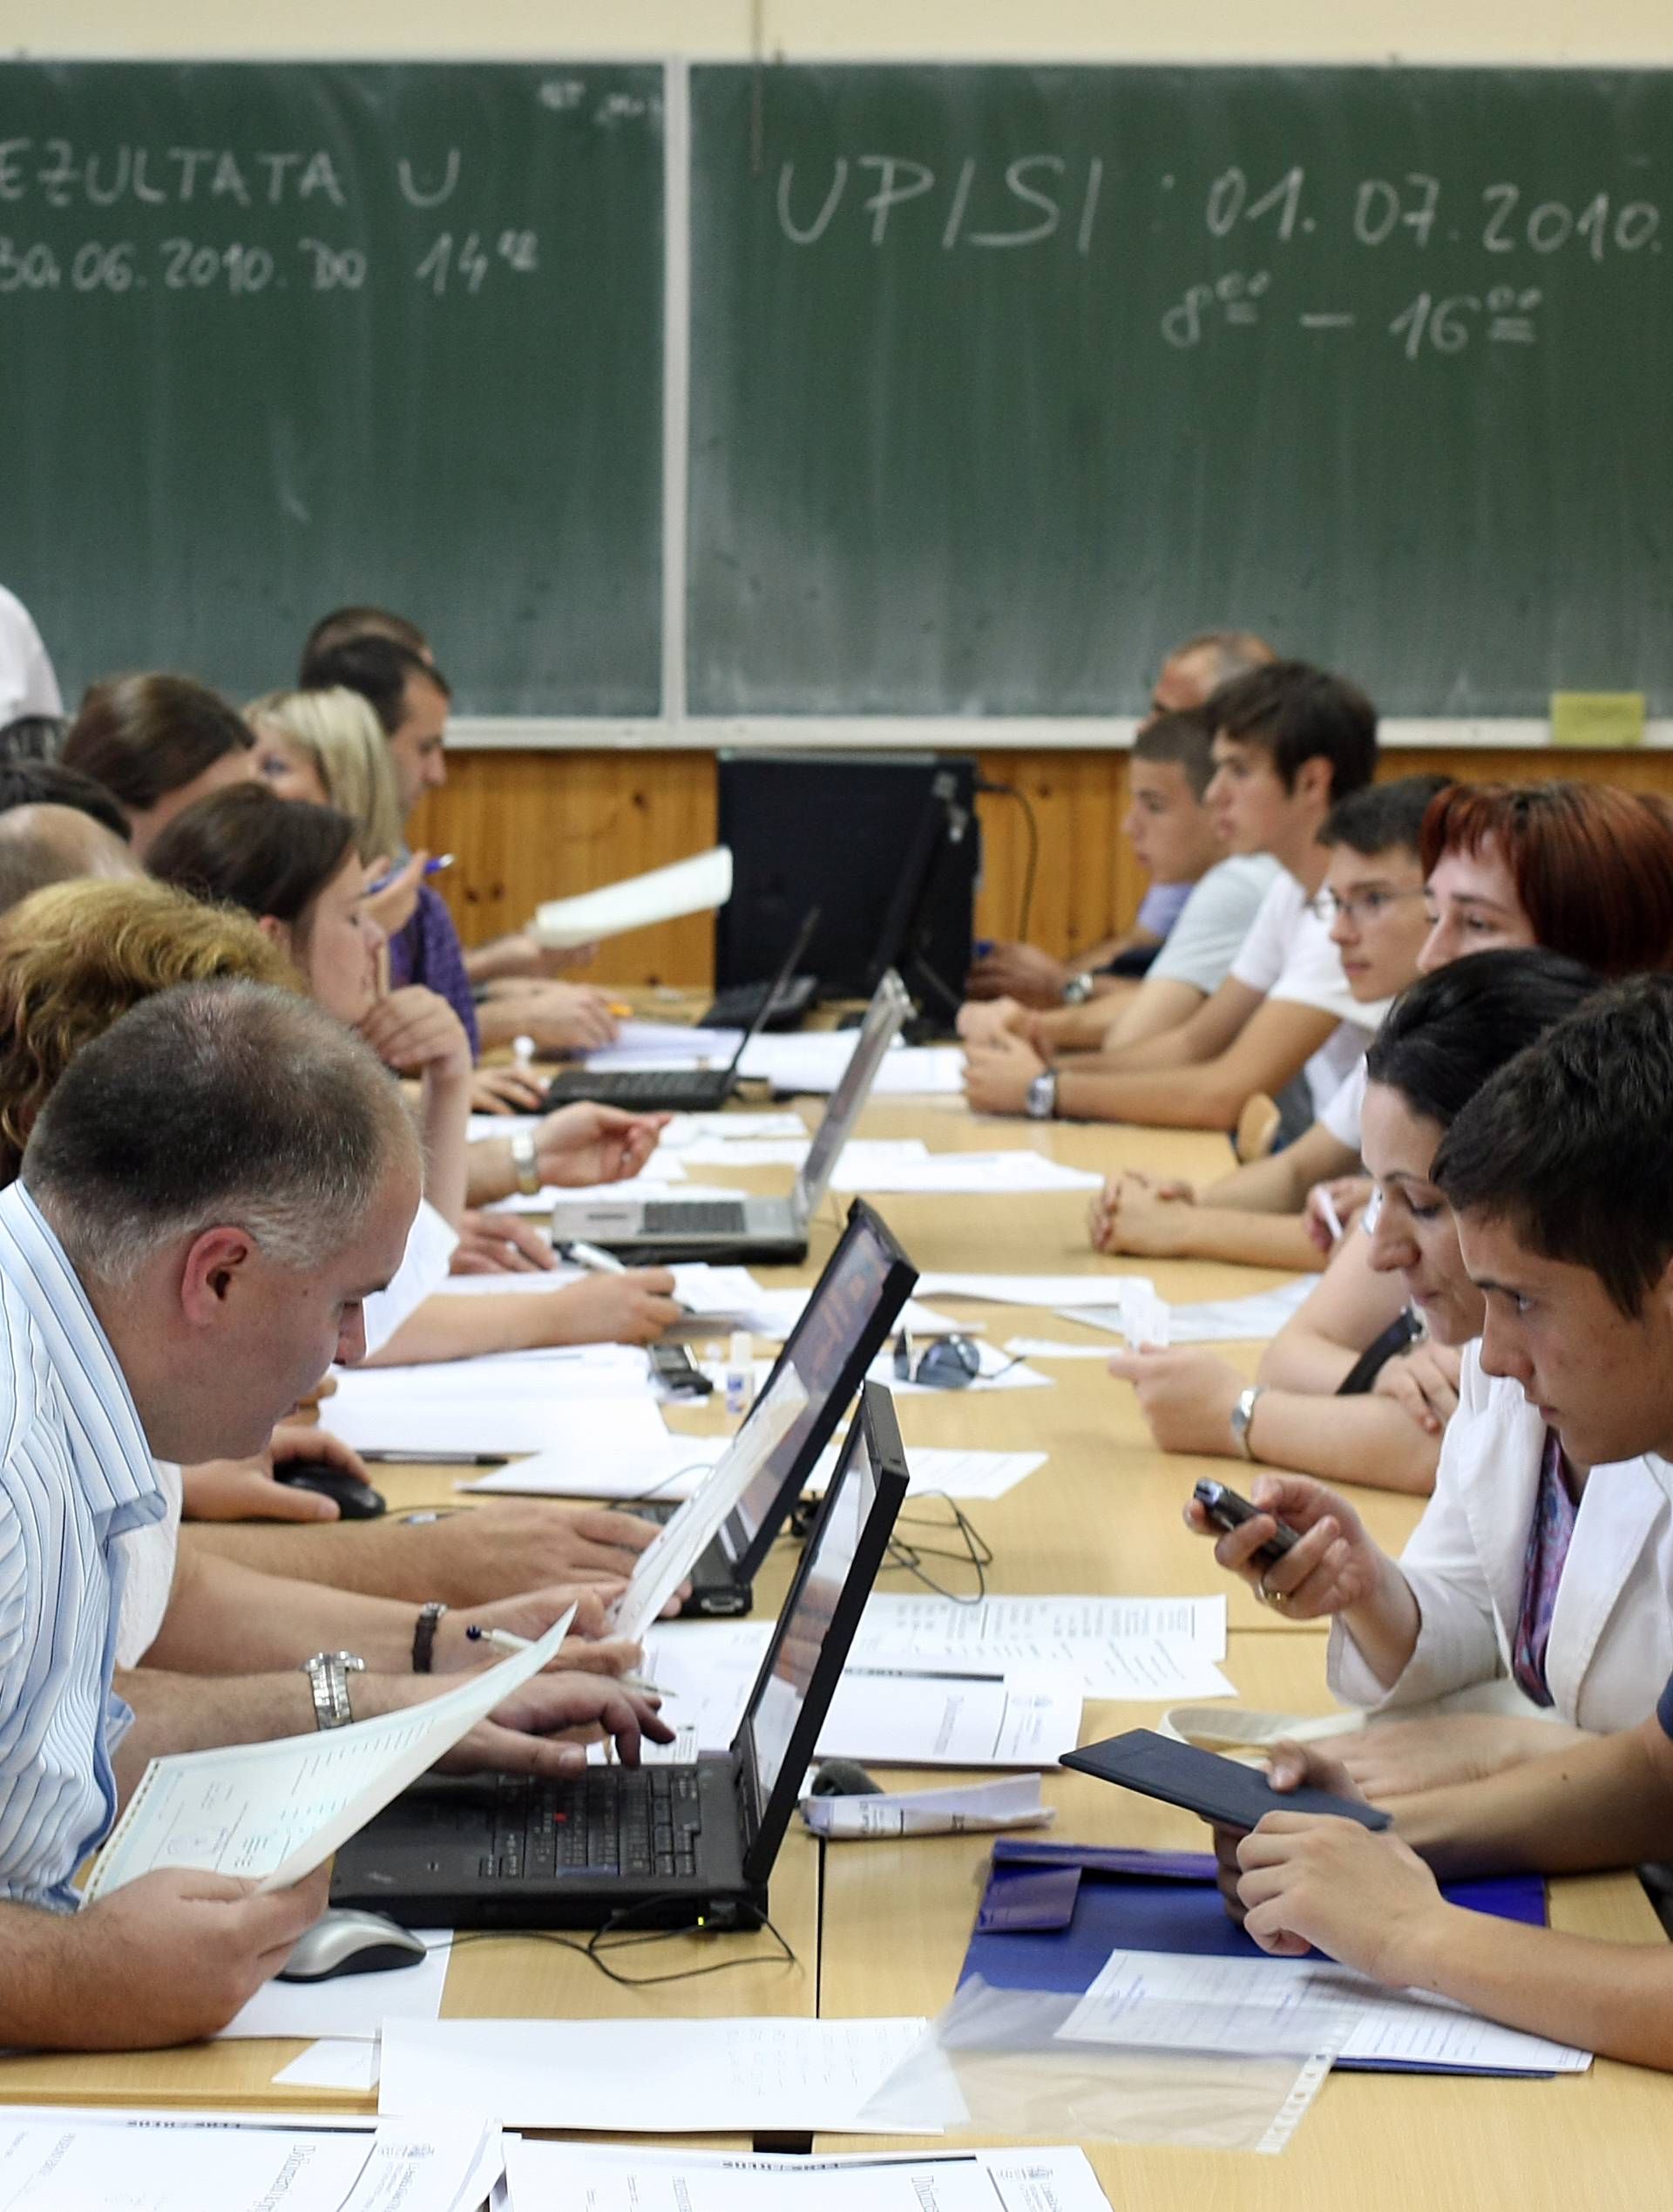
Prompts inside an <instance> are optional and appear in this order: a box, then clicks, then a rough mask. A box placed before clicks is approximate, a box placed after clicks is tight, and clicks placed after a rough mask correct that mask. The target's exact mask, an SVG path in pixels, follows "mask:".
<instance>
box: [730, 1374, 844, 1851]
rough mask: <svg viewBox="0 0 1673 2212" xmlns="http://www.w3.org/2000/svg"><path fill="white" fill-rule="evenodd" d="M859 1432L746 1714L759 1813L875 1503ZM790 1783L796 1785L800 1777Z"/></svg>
mask: <svg viewBox="0 0 1673 2212" xmlns="http://www.w3.org/2000/svg"><path fill="white" fill-rule="evenodd" d="M864 1426H865V1424H864V1422H863V1421H861V1420H860V1419H859V1417H858V1416H856V1418H855V1420H854V1422H853V1425H852V1426H851V1428H850V1430H849V1433H848V1440H847V1442H845V1443H844V1445H843V1449H842V1454H841V1456H840V1457H839V1459H838V1461H837V1463H836V1473H835V1474H834V1475H833V1476H831V1479H830V1491H829V1493H828V1496H827V1501H826V1506H825V1510H824V1511H823V1513H822V1514H821V1515H820V1517H819V1525H818V1528H817V1529H816V1531H815V1534H814V1540H813V1542H812V1543H811V1544H809V1547H808V1550H807V1554H806V1557H805V1558H804V1560H803V1567H802V1573H801V1578H800V1580H799V1582H798V1584H797V1586H796V1592H795V1595H794V1596H793V1598H791V1600H790V1603H789V1606H788V1608H787V1610H786V1611H785V1612H784V1613H783V1614H782V1616H781V1618H780V1622H779V1628H778V1634H777V1637H776V1640H775V1642H774V1645H773V1650H772V1654H771V1658H770V1660H769V1665H768V1667H767V1670H766V1672H765V1673H763V1674H762V1678H761V1679H760V1681H758V1682H757V1683H756V1685H755V1694H754V1696H753V1697H752V1698H751V1699H750V1700H749V1707H748V1712H747V1713H745V1715H744V1719H743V1727H744V1728H745V1729H747V1730H748V1731H749V1732H750V1733H751V1734H753V1737H754V1740H755V1784H756V1793H757V1795H756V1803H757V1805H758V1806H760V1807H762V1808H764V1807H765V1806H766V1804H767V1801H768V1800H769V1798H770V1797H771V1796H772V1794H773V1791H774V1789H775V1788H776V1786H777V1783H778V1780H779V1776H780V1774H782V1771H783V1768H784V1760H785V1754H787V1752H788V1751H789V1747H790V1741H791V1739H792V1737H793V1736H794V1735H795V1734H796V1723H797V1721H798V1720H800V1719H801V1718H802V1712H803V1706H804V1705H805V1704H806V1702H807V1696H808V1691H809V1686H810V1685H811V1683H812V1681H813V1676H814V1669H815V1668H816V1666H817V1665H818V1662H819V1656H820V1653H821V1652H823V1649H824V1644H825V1636H826V1632H827V1631H828V1630H829V1629H830V1625H831V1621H832V1619H833V1618H834V1616H835V1614H836V1604H837V1600H838V1599H839V1598H841V1596H842V1594H843V1589H844V1587H845V1585H846V1584H847V1582H848V1579H849V1576H850V1573H851V1572H852V1571H853V1566H854V1561H855V1557H856V1556H857V1553H858V1550H859V1547H860V1537H861V1535H862V1534H863V1532H864V1528H865V1524H866V1521H867V1518H868V1517H869V1516H870V1511H871V1508H872V1505H873V1503H875V1501H876V1498H877V1469H876V1468H875V1467H874V1466H873V1465H872V1463H871V1460H870V1455H869V1453H867V1452H866V1451H864V1449H862V1448H861V1442H860V1438H861V1432H862V1430H863V1429H864ZM795 1779H796V1781H797V1782H798V1783H799V1782H800V1781H801V1776H800V1775H797V1776H796V1778H795Z"/></svg>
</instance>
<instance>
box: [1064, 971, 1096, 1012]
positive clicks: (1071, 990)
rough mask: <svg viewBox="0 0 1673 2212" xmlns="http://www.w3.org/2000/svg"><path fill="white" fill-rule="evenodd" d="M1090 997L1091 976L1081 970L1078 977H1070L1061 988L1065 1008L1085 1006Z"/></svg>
mask: <svg viewBox="0 0 1673 2212" xmlns="http://www.w3.org/2000/svg"><path fill="white" fill-rule="evenodd" d="M1091 996H1092V976H1091V974H1090V972H1089V971H1087V970H1084V969H1083V970H1082V972H1081V973H1080V974H1079V975H1072V976H1070V978H1069V980H1068V981H1067V983H1066V984H1065V985H1064V986H1063V1003H1064V1005H1065V1006H1085V1004H1086V1002H1087V1000H1088V999H1089V998H1090V997H1091Z"/></svg>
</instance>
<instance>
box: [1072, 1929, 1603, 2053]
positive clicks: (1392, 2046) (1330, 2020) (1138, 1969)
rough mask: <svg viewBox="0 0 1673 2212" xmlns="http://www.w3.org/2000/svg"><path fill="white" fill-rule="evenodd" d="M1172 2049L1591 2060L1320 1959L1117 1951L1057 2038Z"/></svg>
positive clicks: (1445, 2001) (1564, 2046)
mask: <svg viewBox="0 0 1673 2212" xmlns="http://www.w3.org/2000/svg"><path fill="white" fill-rule="evenodd" d="M1060 2034H1061V2035H1062V2037H1063V2039H1065V2040H1066V2041H1068V2042H1086V2043H1115V2044H1120V2045H1121V2046H1125V2047H1129V2048H1141V2049H1148V2048H1168V2049H1173V2050H1179V2051H1223V2052H1229V2053H1255V2052H1265V2051H1295V2052H1300V2051H1302V2050H1304V2049H1305V2050H1318V2049H1324V2048H1326V2047H1330V2048H1332V2049H1334V2050H1335V2051H1336V2053H1337V2055H1338V2057H1340V2058H1343V2059H1381V2060H1386V2061H1392V2062H1394V2063H1396V2064H1403V2065H1414V2064H1415V2065H1421V2066H1439V2067H1441V2068H1444V2069H1445V2070H1446V2071H1448V2072H1458V2073H1476V2072H1482V2071H1490V2072H1492V2073H1535V2074H1544V2073H1584V2072H1585V2070H1586V2068H1587V2067H1588V2066H1590V2064H1591V2062H1592V2059H1591V2053H1589V2052H1588V2051H1576V2050H1575V2049H1573V2048H1572V2047H1571V2046H1569V2045H1568V2044H1564V2043H1552V2042H1548V2041H1547V2040H1546V2039H1545V2038H1544V2037H1543V2036H1538V2035H1524V2034H1522V2033H1521V2032H1520V2031H1519V2030H1517V2029H1515V2028H1507V2027H1500V2026H1499V2025H1497V2024H1496V2023H1495V2022H1494V2021H1491V2020H1484V2019H1481V2018H1480V2015H1479V2014H1478V2013H1474V2012H1468V2011H1466V2009H1465V2007H1464V2006H1463V2005H1453V2004H1452V2003H1451V2002H1449V2000H1448V1999H1446V1998H1442V1997H1429V1996H1424V1995H1420V1994H1419V1993H1418V1992H1417V1991H1411V1990H1388V1989H1385V1988H1384V1987H1383V1986H1382V1985H1381V1984H1380V1983H1378V1982H1374V1981H1372V1980H1371V1978H1369V1977H1368V1976H1367V1975H1365V1974H1356V1973H1354V1972H1352V1971H1351V1970H1350V1969H1349V1968H1347V1967H1344V1966H1338V1965H1335V1964H1332V1963H1331V1961H1330V1960H1329V1959H1324V1958H1317V1957H1312V1958H1184V1957H1176V1956H1175V1955H1174V1954H1172V1953H1170V1952H1162V1951H1115V1952H1114V1953H1113V1954H1112V1955H1111V1957H1110V1958H1108V1959H1107V1961H1106V1963H1105V1964H1104V1965H1103V1967H1102V1968H1101V1970H1100V1972H1099V1974H1098V1977H1097V1979H1096V1980H1095V1981H1094V1983H1093V1985H1092V1986H1091V1987H1090V1988H1089V1989H1088V1990H1087V1993H1086V1996H1085V1997H1084V1998H1082V1999H1081V2001H1080V2004H1079V2005H1077V2006H1076V2007H1075V2009H1074V2012H1071V2013H1070V2015H1069V2017H1068V2019H1067V2020H1066V2021H1065V2022H1064V2023H1063V2026H1062V2028H1061V2030H1060Z"/></svg>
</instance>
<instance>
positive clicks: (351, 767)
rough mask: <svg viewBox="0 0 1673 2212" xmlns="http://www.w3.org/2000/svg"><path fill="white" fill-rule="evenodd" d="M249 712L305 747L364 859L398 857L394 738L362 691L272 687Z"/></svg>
mask: <svg viewBox="0 0 1673 2212" xmlns="http://www.w3.org/2000/svg"><path fill="white" fill-rule="evenodd" d="M245 715H246V718H247V720H248V721H250V722H252V723H266V724H267V725H268V728H269V729H276V730H277V731H278V732H279V733H280V735H281V736H284V737H288V739H289V740H290V742H291V743H292V744H293V745H300V746H301V749H302V750H303V751H304V752H305V753H306V754H307V755H308V758H309V759H310V760H311V761H312V762H313V763H314V765H315V768H316V769H317V770H319V776H320V781H321V782H322V784H324V786H325V795H326V797H327V798H329V800H330V802H331V804H332V805H333V806H335V807H337V808H339V809H340V810H341V811H342V812H343V813H344V814H346V815H348V817H349V819H350V820H351V821H352V822H353V824H354V825H355V838H356V845H358V847H359V851H360V857H361V858H362V860H377V859H383V860H393V859H394V858H395V857H396V854H397V853H398V852H400V851H401V850H402V848H403V845H404V844H405V842H406V835H405V831H404V830H403V825H402V818H401V801H400V798H399V797H398V795H397V793H396V785H395V770H394V768H393V766H392V765H391V763H390V761H389V740H388V739H387V738H386V737H385V736H384V735H383V723H380V722H379V720H378V718H377V716H376V714H375V713H374V712H373V710H372V709H371V707H370V706H369V704H368V703H367V702H366V701H365V700H364V699H362V697H361V695H360V694H359V692H357V691H350V690H349V689H348V688H347V686H346V685H343V684H337V685H335V686H334V687H333V688H332V689H330V690H329V691H269V692H268V694H267V695H266V696H265V697H264V698H261V699H253V700H252V701H251V702H250V703H249V705H248V707H247V708H246V709H245Z"/></svg>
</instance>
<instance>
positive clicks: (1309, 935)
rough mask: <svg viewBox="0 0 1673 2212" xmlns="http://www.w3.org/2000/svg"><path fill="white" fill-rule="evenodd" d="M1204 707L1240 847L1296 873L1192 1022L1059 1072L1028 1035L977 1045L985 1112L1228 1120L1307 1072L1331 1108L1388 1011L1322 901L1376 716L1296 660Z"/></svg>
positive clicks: (975, 1091)
mask: <svg viewBox="0 0 1673 2212" xmlns="http://www.w3.org/2000/svg"><path fill="white" fill-rule="evenodd" d="M1204 712H1205V713H1206V714H1207V715H1208V716H1209V719H1210V720H1211V721H1212V723H1213V724H1214V730H1215V736H1214V760H1215V773H1214V778H1213V781H1212V782H1211V783H1210V784H1209V790H1208V804H1209V807H1210V809H1211V810H1212V811H1213V812H1214V814H1215V816H1216V820H1217V823H1218V826H1219V828H1220V830H1221V831H1222V834H1223V837H1224V839H1225V842H1226V845H1227V846H1228V848H1229V851H1230V852H1233V853H1239V854H1248V853H1270V855H1271V856H1272V858H1274V859H1276V860H1277V862H1278V864H1279V865H1280V867H1281V869H1282V870H1283V871H1284V872H1283V873H1282V874H1280V875H1279V876H1278V877H1277V879H1276V880H1275V881H1274V882H1273V884H1272V885H1271V887H1270V890H1269V891H1268V892H1267V893H1266V896H1265V898H1264V899H1263V900H1262V902H1261V906H1260V910H1259V912H1258V913H1256V917H1255V920H1254V923H1253V925H1252V926H1251V927H1250V931H1249V933H1248V935H1247V936H1246V938H1245V939H1244V940H1243V947H1242V949H1241V950H1240V951H1239V953H1238V955H1237V958H1236V960H1235V961H1234V962H1233V964H1232V967H1231V972H1230V974H1229V975H1228V977H1227V978H1226V980H1225V981H1224V982H1223V984H1221V986H1220V987H1219V988H1218V990H1216V992H1215V993H1214V994H1213V996H1212V997H1210V998H1209V1000H1208V1001H1207V1002H1206V1003H1205V1004H1204V1005H1202V1007H1200V1008H1198V1009H1197V1011H1196V1012H1195V1014H1192V1015H1191V1016H1190V1017H1189V1020H1187V1021H1184V1022H1182V1024H1181V1025H1180V1027H1179V1028H1175V1029H1171V1030H1168V1032H1166V1033H1165V1034H1163V1035H1160V1036H1155V1037H1149V1038H1146V1039H1145V1040H1143V1041H1142V1042H1139V1043H1137V1044H1134V1045H1129V1046H1127V1047H1124V1048H1121V1049H1120V1050H1118V1051H1116V1052H1114V1053H1108V1054H1101V1055H1098V1056H1097V1058H1096V1060H1095V1061H1094V1062H1092V1063H1091V1064H1088V1065H1084V1066H1083V1065H1081V1064H1080V1063H1079V1062H1069V1063H1067V1064H1065V1065H1063V1066H1061V1067H1057V1068H1047V1067H1046V1064H1045V1062H1043V1060H1042V1059H1041V1057H1040V1055H1038V1054H1037V1053H1035V1052H1034V1051H1033V1050H1032V1049H1031V1048H1030V1047H1028V1046H1027V1045H1026V1044H1025V1043H1023V1042H1021V1040H1019V1039H1017V1038H1006V1039H1003V1040H1001V1041H999V1042H998V1043H995V1044H992V1045H986V1046H979V1047H975V1048H972V1050H971V1051H970V1053H969V1054H968V1055H967V1059H966V1069H965V1089H966V1091H967V1094H968V1096H969V1100H970V1103H971V1105H972V1107H973V1108H974V1109H976V1110H977V1111H978V1112H985V1113H1012V1114H1014V1113H1026V1114H1028V1115H1029V1116H1031V1117H1033V1118H1034V1119H1037V1120H1046V1119H1050V1118H1052V1117H1053V1116H1063V1117H1064V1118H1065V1119H1067V1120H1074V1121H1123V1122H1147V1123H1153V1124H1160V1125H1162V1126H1167V1127H1175V1128H1181V1127H1182V1128H1190V1129H1229V1128H1230V1127H1231V1126H1232V1124H1233V1123H1235V1122H1236V1119H1237V1116H1238V1115H1239V1114H1240V1113H1241V1112H1242V1110H1243V1104H1244V1103H1245V1101H1246V1100H1248V1099H1249V1098H1250V1096H1253V1095H1254V1094H1255V1093H1256V1092H1257V1091H1269V1092H1271V1093H1273V1094H1274V1095H1276V1094H1277V1092H1279V1091H1281V1090H1282V1089H1284V1086H1285V1085H1286V1084H1288V1083H1290V1082H1292V1081H1293V1080H1294V1079H1295V1078H1296V1077H1297V1075H1302V1074H1303V1073H1305V1075H1306V1078H1307V1092H1308V1094H1309V1096H1310V1098H1311V1105H1312V1108H1313V1110H1314V1111H1317V1110H1318V1109H1322V1108H1323V1107H1324V1105H1325V1104H1326V1103H1328V1101H1329V1100H1330V1099H1331V1097H1332V1096H1334V1094H1335V1093H1336V1091H1337V1090H1338V1089H1339V1088H1340V1086H1341V1083H1342V1082H1343V1079H1344V1077H1345V1076H1346V1075H1347V1074H1348V1073H1349V1071H1350V1070H1351V1068H1352V1066H1353V1063H1354V1062H1355V1061H1356V1060H1357V1059H1358V1056H1359V1055H1361V1054H1362V1053H1363V1052H1364V1050H1365V1041H1366V1036H1367V1035H1368V1034H1369V1032H1370V1031H1371V1030H1372V1029H1374V1028H1376V1026H1377V1023H1378V1020H1379V1019H1380V1018H1381V1009H1380V1008H1378V1007H1366V1006H1360V1005H1359V1004H1358V1003H1357V1001H1355V999H1354V996H1353V994H1352V993H1351V991H1350V989H1349V987H1348V982H1347V978H1346V977H1345V975H1344V974H1343V970H1342V962H1341V960H1340V957H1339V955H1338V952H1337V949H1336V947H1335V946H1334V945H1333V944H1332V943H1331V936H1330V925H1329V923H1328V922H1327V921H1325V920H1324V919H1322V918H1321V917H1320V916H1319V915H1318V914H1317V913H1316V912H1315V911H1314V908H1313V905H1312V901H1313V899H1315V897H1316V896H1317V892H1318V890H1319V888H1320V885H1322V884H1323V882H1324V871H1325V867H1326V865H1327V864H1328V859H1329V855H1328V852H1327V851H1326V848H1325V847H1324V845H1321V844H1320V843H1319V841H1318V838H1319V831H1321V829H1322V828H1323V826H1324V818H1325V817H1326V815H1327V814H1329V812H1330V811H1331V807H1332V806H1333V805H1335V804H1337V802H1338V800H1340V799H1344V798H1346V797H1349V796H1350V795H1351V793H1352V792H1354V791H1357V790H1361V789H1363V788H1364V787H1365V785H1366V784H1369V783H1370V781H1371V778H1372V770H1374V768H1375V766H1376V761H1377V716H1376V710H1375V709H1373V707H1372V704H1371V702H1370V701H1369V700H1368V699H1367V698H1366V697H1365V695H1364V693H1363V692H1360V691H1358V690H1356V689H1354V687H1353V686H1352V685H1351V684H1349V683H1345V682H1343V681H1342V680H1341V679H1340V678H1339V677H1337V676H1331V675H1325V674H1324V671H1323V670H1322V669H1318V668H1310V667H1309V666H1308V665H1307V664H1306V663H1305V662H1299V661H1286V662H1277V663H1275V664H1274V665H1273V666H1272V667H1271V668H1262V669H1257V670H1256V672H1255V673H1254V674H1252V675H1247V676H1240V677H1238V678H1237V679H1236V681H1234V682H1231V683H1228V684H1223V685H1222V686H1221V688H1220V689H1219V690H1218V691H1216V693H1215V695H1214V696H1213V698H1212V699H1211V700H1210V701H1209V704H1208V706H1207V707H1206V709H1204Z"/></svg>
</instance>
